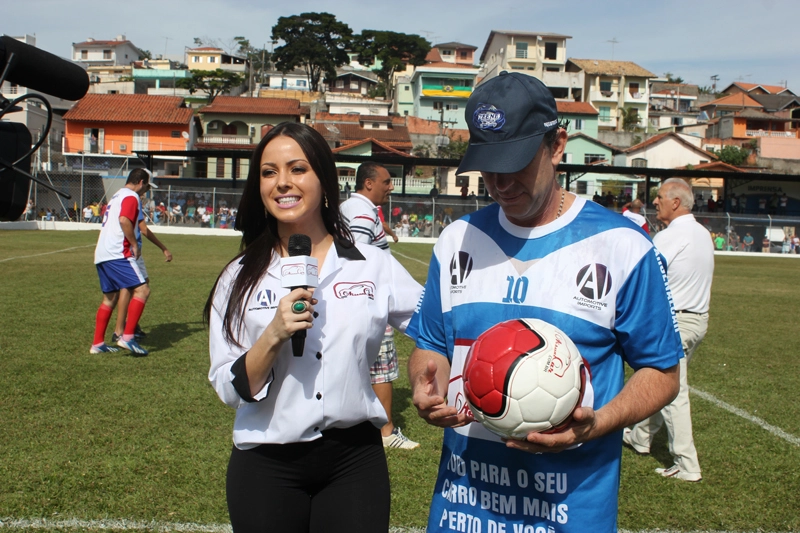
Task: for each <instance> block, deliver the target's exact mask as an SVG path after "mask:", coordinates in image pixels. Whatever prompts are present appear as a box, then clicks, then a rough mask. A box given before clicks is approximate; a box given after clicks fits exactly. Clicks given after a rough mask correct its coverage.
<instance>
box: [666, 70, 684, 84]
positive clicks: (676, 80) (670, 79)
mask: <svg viewBox="0 0 800 533" xmlns="http://www.w3.org/2000/svg"><path fill="white" fill-rule="evenodd" d="M664 77H665V78H667V83H683V78H681V77H680V76H674V75H673V74H672V72H665V73H664Z"/></svg>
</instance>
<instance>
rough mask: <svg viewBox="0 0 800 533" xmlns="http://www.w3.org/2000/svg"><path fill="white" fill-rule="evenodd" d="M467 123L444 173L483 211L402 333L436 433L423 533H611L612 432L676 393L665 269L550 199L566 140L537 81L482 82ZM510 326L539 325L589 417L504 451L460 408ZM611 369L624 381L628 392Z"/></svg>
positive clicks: (580, 210)
mask: <svg viewBox="0 0 800 533" xmlns="http://www.w3.org/2000/svg"><path fill="white" fill-rule="evenodd" d="M466 118H467V123H468V125H469V130H470V143H469V147H468V149H467V152H466V154H465V156H464V158H463V160H462V162H461V165H460V167H459V172H463V171H468V170H478V171H480V172H481V175H482V176H483V179H484V182H485V184H486V188H487V190H488V192H489V193H490V194H491V196H492V198H494V200H495V201H496V203H495V204H493V205H491V206H489V207H486V208H484V209H482V210H480V211H477V212H475V213H473V214H471V215H468V216H466V217H464V218H462V219H460V220H458V221H456V222H454V223H453V224H451V225H449V226H448V227H447V228H446V229H445V230H444V231H443V233H442V235H441V237H440V238H439V241H438V242H437V244H436V246H435V247H434V251H433V258H432V259H431V264H430V268H429V271H428V281H427V284H426V287H425V292H424V295H423V297H422V299H421V301H420V304H419V306H418V310H417V312H416V313H415V315H414V317H413V318H412V320H411V323H410V324H409V327H408V329H407V331H406V333H407V334H409V335H410V336H411V337H412V338H414V339H415V341H416V349H415V350H414V352H413V354H412V356H411V359H410V361H409V365H408V366H409V377H410V380H411V384H412V388H413V401H414V404H415V406H416V407H417V409H418V410H419V414H420V416H422V417H423V418H424V419H425V420H426V421H427V422H429V423H430V424H433V425H437V426H441V427H444V428H446V429H445V435H444V443H443V447H442V457H441V461H440V466H439V474H438V477H437V480H436V485H435V487H434V494H433V501H432V504H431V510H430V516H429V519H428V529H427V530H428V532H429V533H433V532H438V531H451V530H458V531H481V532H486V531H497V532H500V531H507V532H509V533H510V532H517V531H520V532H531V533H570V532H585V531H594V532H606V531H615V530H616V527H617V494H618V491H619V476H620V457H621V453H622V452H621V449H622V446H621V444H622V443H621V440H622V428H624V427H625V426H627V425H630V424H632V423H635V421H638V420H642V419H644V418H646V417H648V416H649V415H651V414H653V413H654V412H656V411H658V410H659V409H660V408H661V407H663V406H664V405H666V404H667V403H669V402H670V401H671V400H672V398H674V397H675V395H676V393H677V391H678V373H677V368H678V361H679V359H680V357H681V356H682V350H681V343H680V337H679V335H678V333H677V326H676V321H675V315H674V312H673V309H672V304H671V296H670V294H669V287H668V284H667V275H666V271H665V267H664V264H663V262H662V260H661V258H660V256H659V254H658V252H657V251H656V249H655V248H654V247H653V244H652V242H651V241H650V239H649V237H648V236H647V235H646V234H645V233H644V232H643V231H642V229H641V228H639V227H637V226H636V225H635V224H633V223H632V222H631V221H629V220H627V219H626V218H624V217H622V216H620V215H617V214H615V213H612V212H610V211H608V210H606V209H604V208H602V207H600V206H598V205H597V204H595V203H593V202H587V201H584V200H583V199H581V198H578V197H576V196H575V195H573V194H571V193H568V192H566V191H565V190H564V189H562V188H561V187H560V186H559V184H558V182H557V180H556V167H557V166H558V163H559V162H560V161H561V158H562V155H563V153H564V148H565V146H566V142H567V134H566V131H565V130H564V129H563V128H561V127H559V124H558V115H557V112H556V103H555V100H554V99H553V97H552V95H551V94H550V92H549V91H548V89H547V87H545V86H544V84H542V83H541V82H540V81H539V80H537V79H536V78H534V77H532V76H526V75H524V74H519V73H510V74H507V73H502V74H500V75H499V76H497V77H495V78H492V79H490V80H489V81H487V82H484V83H483V84H481V85H479V86H478V87H477V88H476V89H475V91H474V92H473V93H472V96H471V97H470V99H469V102H468V103H467V108H466ZM512 318H538V319H541V320H545V321H547V322H550V323H552V324H554V325H555V326H557V327H558V328H560V329H561V330H563V331H564V332H565V333H566V334H567V335H569V336H570V338H571V339H572V340H573V341H574V342H575V344H576V346H577V347H578V349H579V350H580V351H581V354H582V356H583V358H584V359H585V360H586V361H587V362H588V363H589V365H590V368H591V375H592V386H593V389H594V398H593V401H592V403H591V404H589V405H586V404H587V403H589V401H588V400H587V401H586V402H584V405H582V406H581V407H579V408H577V409H576V410H575V412H574V415H573V421H572V422H571V424H570V425H569V426H568V427H567V428H566V429H565V430H563V431H562V432H559V433H555V434H541V433H530V434H529V435H528V436H527V438H526V440H508V441H503V440H501V439H500V438H499V437H497V436H495V435H494V434H492V433H490V432H489V431H487V430H486V429H485V428H484V427H483V426H481V425H480V424H479V423H477V422H474V420H473V418H472V415H471V412H470V410H469V407H468V406H467V405H466V403H465V402H464V396H463V391H462V380H461V372H462V369H463V365H464V359H465V356H466V354H467V351H468V350H469V347H470V345H471V344H472V343H473V342H474V340H475V339H476V338H477V337H478V336H479V335H480V334H481V333H483V332H484V331H486V330H487V329H488V328H490V327H491V326H493V325H495V324H497V323H498V322H501V321H504V320H509V319H512ZM623 362H627V363H628V364H629V365H630V366H631V367H632V368H633V369H634V374H633V376H632V377H631V378H630V379H629V380H628V382H627V383H624V371H623ZM556 452H557V453H556Z"/></svg>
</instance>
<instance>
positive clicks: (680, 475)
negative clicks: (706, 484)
mask: <svg viewBox="0 0 800 533" xmlns="http://www.w3.org/2000/svg"><path fill="white" fill-rule="evenodd" d="M653 203H654V204H655V206H656V216H657V217H658V219H659V220H661V221H662V222H664V223H665V224H667V229H665V230H664V231H661V232H659V233H657V234H656V235H655V237H653V243H654V244H655V245H656V247H657V248H658V251H659V252H660V253H661V254H662V255H663V256H664V258H665V259H666V260H667V278H668V280H669V287H670V290H671V291H672V302H673V305H674V306H675V309H676V310H677V311H676V312H675V313H676V318H677V320H678V329H679V330H680V337H681V344H682V345H683V353H684V357H683V358H681V361H680V390H679V392H678V396H676V397H675V399H674V400H672V402H670V403H669V404H668V405H666V406H665V407H664V408H663V409H661V411H660V412H658V413H656V414H654V415H652V416H651V417H650V418H648V419H646V420H643V421H641V422H639V423H638V424H635V425H634V426H633V429H628V428H626V429H625V431H624V434H623V441H624V442H625V443H626V444H628V445H629V446H631V447H632V448H633V449H634V450H635V451H636V452H638V453H641V454H648V453H650V447H651V445H652V443H653V439H654V438H655V436H656V433H658V431H659V429H661V426H662V425H666V426H667V437H668V439H669V451H670V454H672V456H673V464H672V465H670V466H668V467H666V468H656V473H657V474H659V475H661V476H663V477H669V478H674V479H679V480H681V481H700V480H701V479H702V474H701V469H700V461H699V460H698V458H697V450H696V449H695V446H694V439H693V437H692V413H691V406H690V404H689V381H688V375H687V369H688V366H689V363H691V360H692V355H694V352H695V350H697V347H698V346H699V345H700V343H701V342H702V341H703V338H704V337H705V336H706V332H707V331H708V310H709V306H710V303H711V282H712V279H713V277H714V247H713V245H711V243H710V242H709V241H710V238H711V237H710V235H709V233H708V230H707V229H706V228H704V227H703V225H702V224H700V223H698V222H697V221H696V220H695V218H694V215H692V204H693V203H694V200H693V195H692V187H691V186H690V185H689V184H688V183H686V182H685V181H684V180H682V179H680V178H670V179H668V180H665V181H664V183H663V184H662V185H661V188H660V189H659V190H658V196H657V197H656V199H655V201H654V202H653ZM719 241H722V244H724V243H725V239H724V238H723V237H722V235H721V234H720V235H718V236H717V249H722V246H721V245H720V244H719Z"/></svg>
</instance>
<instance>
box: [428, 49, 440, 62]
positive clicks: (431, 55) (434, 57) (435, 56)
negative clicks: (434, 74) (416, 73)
mask: <svg viewBox="0 0 800 533" xmlns="http://www.w3.org/2000/svg"><path fill="white" fill-rule="evenodd" d="M441 60H442V56H441V54H439V50H437V49H436V48H431V50H430V52H428V55H426V56H425V61H429V62H431V63H434V62H437V61H441Z"/></svg>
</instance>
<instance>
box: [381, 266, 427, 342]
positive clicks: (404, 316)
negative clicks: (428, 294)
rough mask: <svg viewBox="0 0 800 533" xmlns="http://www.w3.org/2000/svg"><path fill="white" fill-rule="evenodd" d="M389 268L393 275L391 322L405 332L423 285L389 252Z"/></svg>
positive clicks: (390, 304)
mask: <svg viewBox="0 0 800 533" xmlns="http://www.w3.org/2000/svg"><path fill="white" fill-rule="evenodd" d="M384 255H388V257H387V259H388V260H389V270H390V272H391V275H392V294H391V298H390V301H389V324H390V325H391V326H392V327H393V328H395V329H398V330H399V331H401V332H405V331H406V330H407V328H408V323H409V321H410V320H411V317H412V316H413V314H414V311H415V309H416V307H417V302H419V298H420V295H421V294H422V285H420V284H419V283H417V280H415V279H414V278H412V277H411V274H409V273H408V271H407V270H406V269H405V268H403V265H401V264H400V263H399V262H398V261H397V259H395V258H394V257H392V256H391V255H389V254H384Z"/></svg>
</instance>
